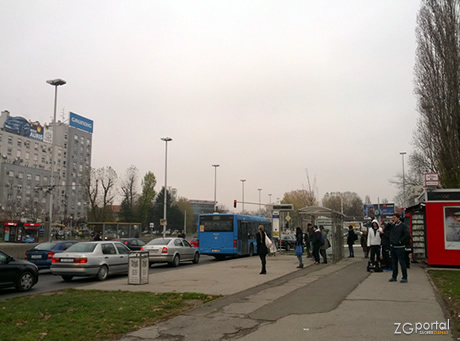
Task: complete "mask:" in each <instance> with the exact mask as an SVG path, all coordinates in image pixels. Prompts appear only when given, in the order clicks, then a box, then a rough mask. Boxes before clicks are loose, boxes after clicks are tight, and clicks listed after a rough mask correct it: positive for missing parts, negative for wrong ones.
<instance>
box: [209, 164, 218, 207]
mask: <svg viewBox="0 0 460 341" xmlns="http://www.w3.org/2000/svg"><path fill="white" fill-rule="evenodd" d="M211 166H213V167H214V212H215V211H216V205H217V200H216V193H217V191H216V189H217V167H219V165H211Z"/></svg>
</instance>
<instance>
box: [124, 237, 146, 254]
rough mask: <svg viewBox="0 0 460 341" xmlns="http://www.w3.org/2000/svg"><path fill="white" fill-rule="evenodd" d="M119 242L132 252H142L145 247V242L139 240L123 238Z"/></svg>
mask: <svg viewBox="0 0 460 341" xmlns="http://www.w3.org/2000/svg"><path fill="white" fill-rule="evenodd" d="M118 241H119V242H120V243H123V244H125V245H126V246H127V247H128V248H129V249H130V250H131V251H140V250H141V248H142V247H143V246H144V245H145V242H144V241H143V240H141V239H137V238H121V239H119V240H118Z"/></svg>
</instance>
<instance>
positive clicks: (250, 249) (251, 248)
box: [249, 244, 254, 257]
mask: <svg viewBox="0 0 460 341" xmlns="http://www.w3.org/2000/svg"><path fill="white" fill-rule="evenodd" d="M252 256H254V246H253V245H252V244H251V246H250V247H249V257H252Z"/></svg>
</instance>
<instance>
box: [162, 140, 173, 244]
mask: <svg viewBox="0 0 460 341" xmlns="http://www.w3.org/2000/svg"><path fill="white" fill-rule="evenodd" d="M161 140H162V141H165V189H164V192H163V193H164V203H163V238H166V225H167V224H168V223H167V220H166V203H167V200H166V199H167V192H166V186H167V184H168V182H167V179H168V142H170V141H172V138H170V137H162V138H161Z"/></svg>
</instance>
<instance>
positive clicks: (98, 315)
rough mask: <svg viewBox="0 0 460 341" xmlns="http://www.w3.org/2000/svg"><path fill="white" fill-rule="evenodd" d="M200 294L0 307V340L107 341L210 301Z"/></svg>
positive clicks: (75, 296) (49, 298)
mask: <svg viewBox="0 0 460 341" xmlns="http://www.w3.org/2000/svg"><path fill="white" fill-rule="evenodd" d="M217 297H218V296H211V295H205V294H198V293H146V292H130V291H99V290H75V289H66V290H62V291H58V292H53V293H51V294H42V295H36V296H23V297H19V298H13V299H11V300H7V301H3V302H0V340H2V341H8V340H21V341H28V340H30V341H32V340H33V341H36V340H50V341H54V340H56V341H58V340H59V341H60V340H66V341H74V340H75V341H77V340H110V339H117V338H120V337H121V336H122V335H124V334H126V333H129V332H131V331H134V330H138V329H140V328H144V327H148V326H152V325H154V324H155V323H157V322H158V321H161V320H164V319H168V318H171V317H173V316H176V315H179V314H180V313H182V312H184V311H186V310H189V309H191V308H194V307H196V306H198V305H200V304H203V303H206V302H209V301H212V300H214V299H216V298H217Z"/></svg>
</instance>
